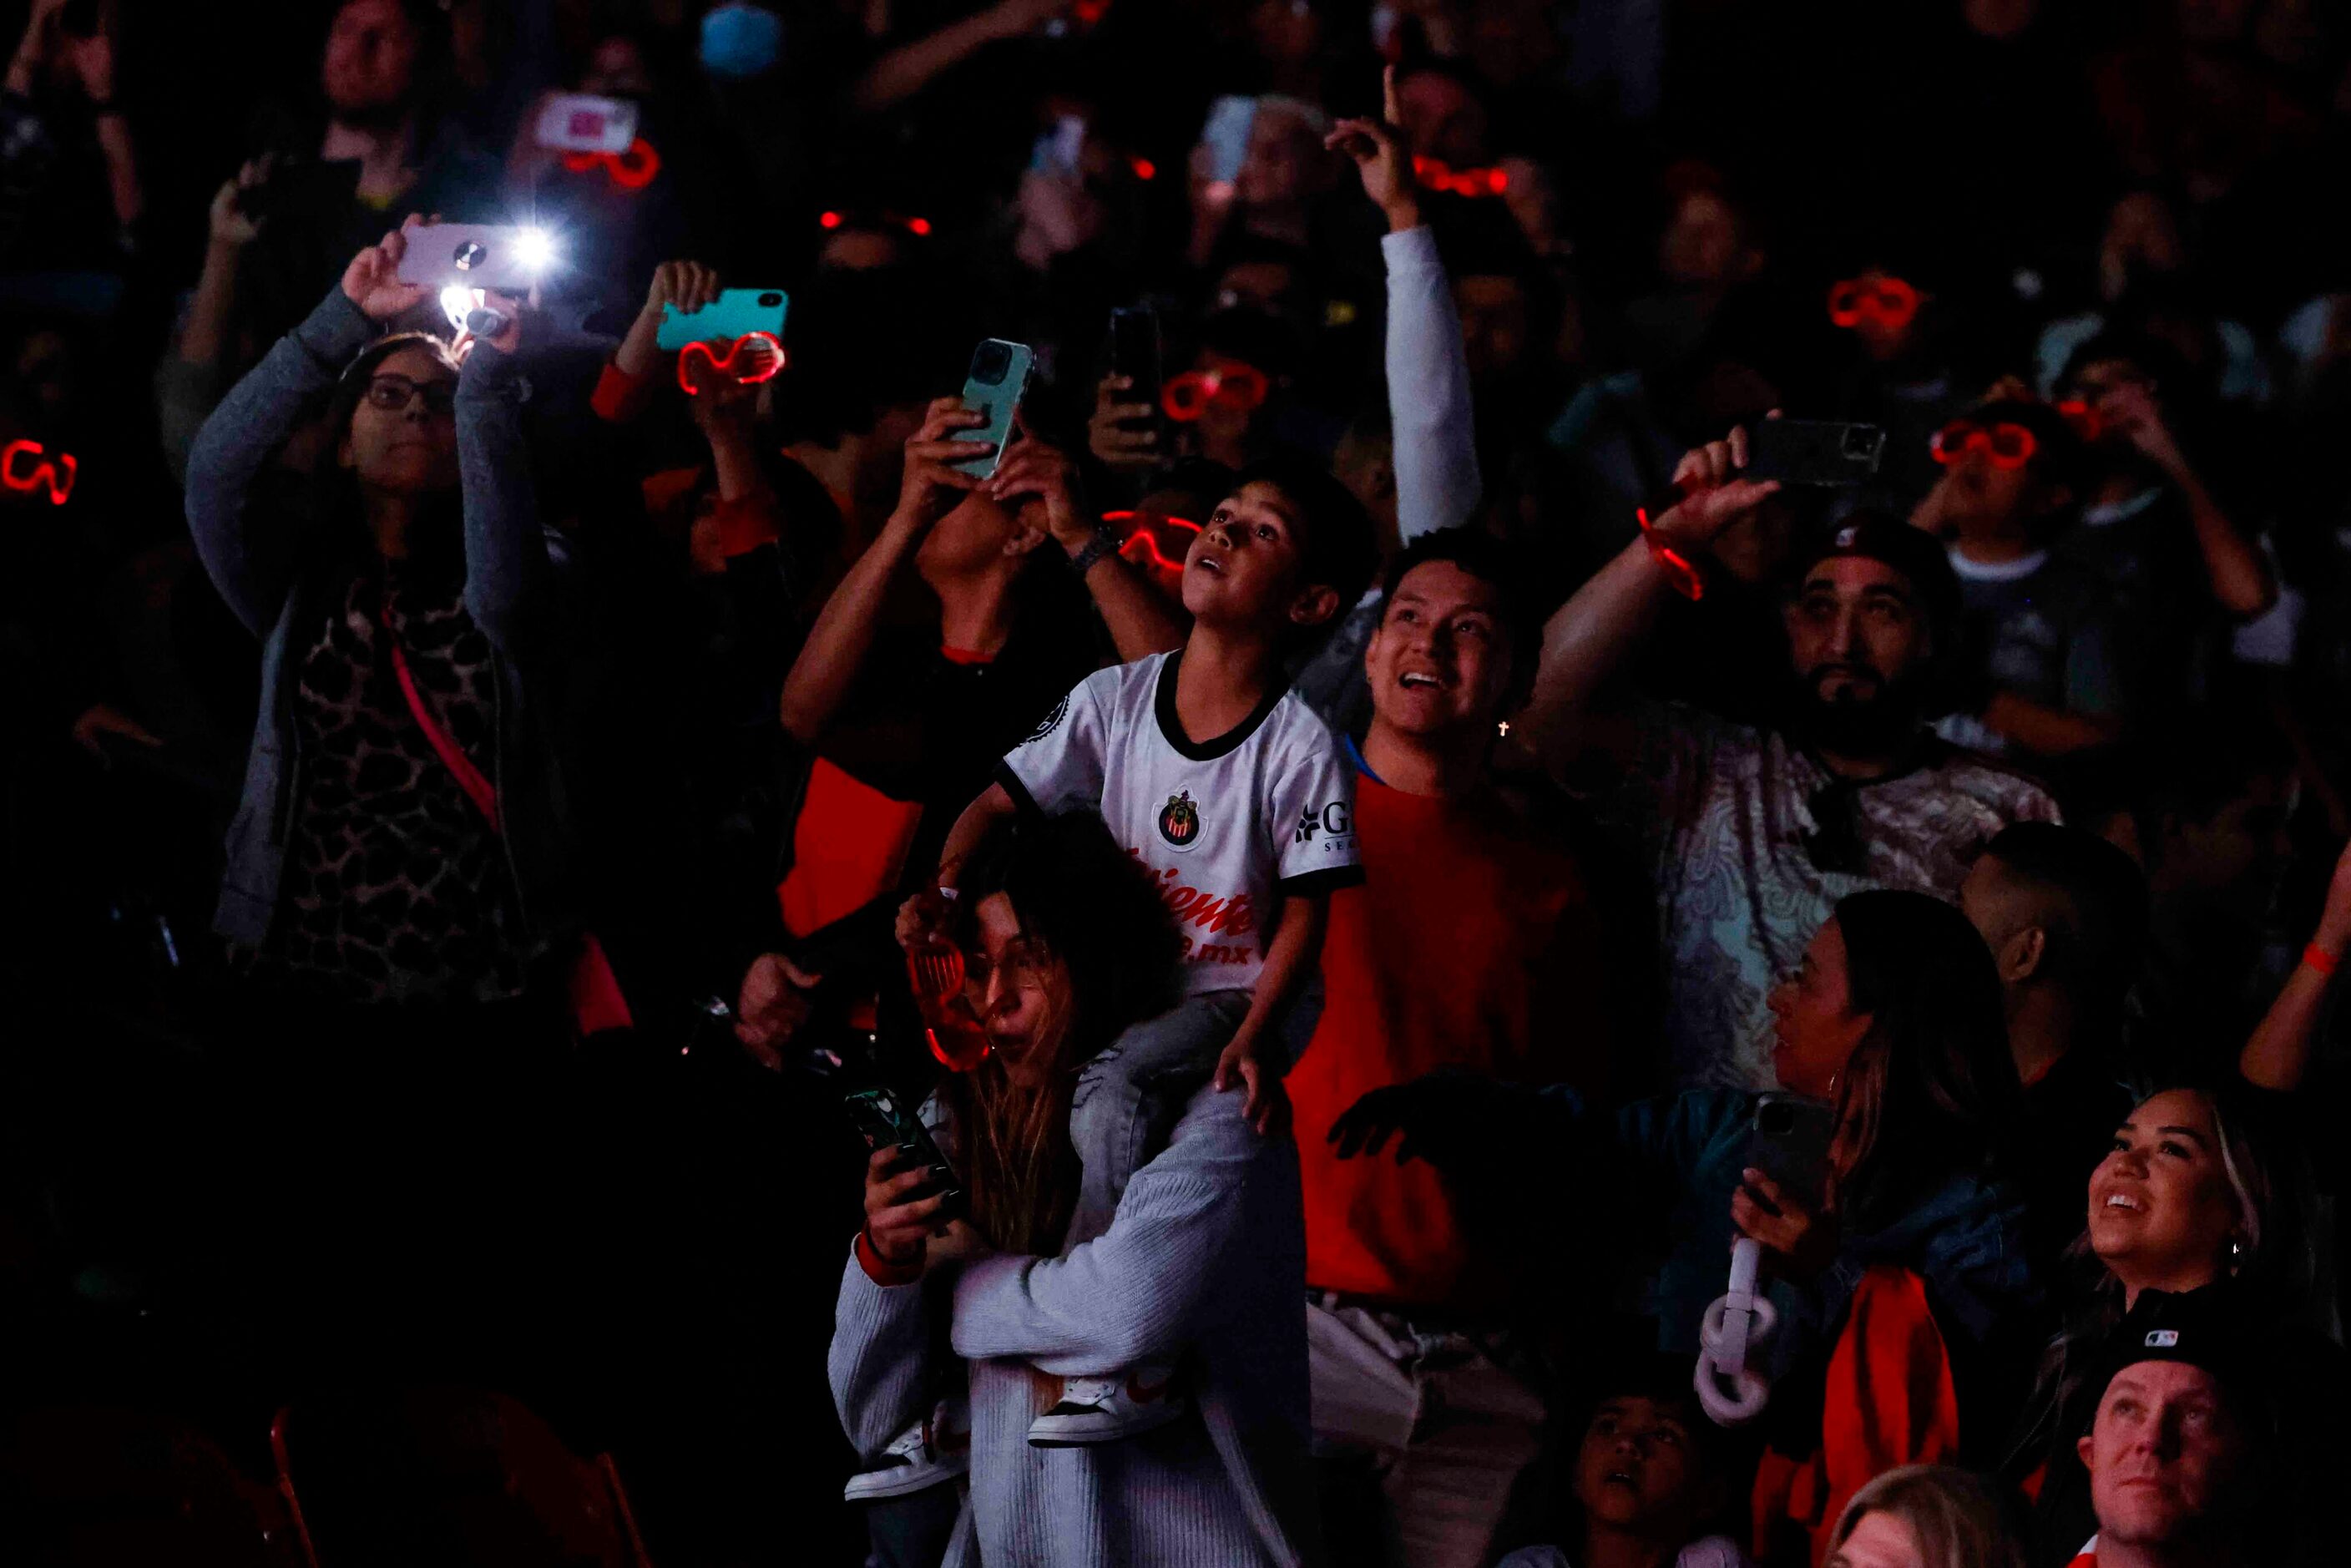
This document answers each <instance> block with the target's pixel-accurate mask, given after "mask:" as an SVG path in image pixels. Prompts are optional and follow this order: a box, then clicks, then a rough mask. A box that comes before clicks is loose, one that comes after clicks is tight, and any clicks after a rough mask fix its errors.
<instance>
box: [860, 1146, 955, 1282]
mask: <svg viewBox="0 0 2351 1568" xmlns="http://www.w3.org/2000/svg"><path fill="white" fill-rule="evenodd" d="M935 1185H936V1184H935V1182H933V1180H932V1179H931V1173H930V1172H929V1171H927V1170H925V1169H924V1168H923V1167H922V1166H918V1165H915V1164H914V1160H913V1157H912V1156H911V1155H908V1154H907V1153H906V1151H905V1150H904V1149H902V1148H900V1147H898V1146H897V1145H894V1144H892V1145H886V1146H884V1147H883V1148H879V1149H876V1150H874V1151H873V1157H872V1159H870V1160H868V1161H866V1162H865V1239H866V1241H867V1243H868V1244H869V1245H870V1246H872V1249H873V1250H874V1251H875V1252H876V1253H878V1254H880V1255H881V1258H882V1260H883V1262H885V1263H891V1264H896V1265H899V1266H902V1267H903V1266H904V1265H906V1264H909V1263H914V1262H919V1261H924V1260H925V1253H926V1251H927V1250H928V1248H929V1245H930V1239H931V1233H932V1232H933V1231H934V1230H935V1229H938V1228H940V1227H939V1210H940V1209H942V1208H944V1207H946V1195H945V1194H944V1193H938V1194H933V1195H932V1196H931V1197H922V1196H921V1194H922V1193H923V1192H924V1191H925V1189H927V1188H929V1187H931V1186H935Z"/></svg>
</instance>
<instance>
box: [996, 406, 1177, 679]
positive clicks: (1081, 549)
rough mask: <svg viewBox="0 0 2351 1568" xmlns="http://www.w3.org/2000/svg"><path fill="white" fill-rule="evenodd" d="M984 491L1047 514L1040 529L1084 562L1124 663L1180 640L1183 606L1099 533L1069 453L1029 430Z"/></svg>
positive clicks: (1076, 563) (1024, 430) (1092, 591)
mask: <svg viewBox="0 0 2351 1568" xmlns="http://www.w3.org/2000/svg"><path fill="white" fill-rule="evenodd" d="M1016 417H1017V416H1016ZM1028 428H1029V427H1028V425H1027V423H1025V422H1024V423H1022V424H1021V426H1020V429H1021V432H1022V434H1024V435H1028ZM987 493H988V494H989V495H991V496H993V497H996V498H997V499H998V501H1002V502H1005V503H1006V504H1008V505H1009V504H1012V503H1015V502H1018V501H1019V500H1021V498H1022V497H1034V504H1035V505H1036V506H1037V507H1040V509H1041V510H1042V511H1043V513H1044V523H1045V531H1046V532H1047V533H1049V534H1050V535H1051V536H1052V538H1053V542H1054V543H1055V544H1057V545H1059V546H1060V547H1061V549H1062V550H1063V552H1064V553H1066V554H1067V555H1068V556H1069V558H1070V562H1071V566H1072V567H1076V566H1079V565H1081V564H1082V565H1083V567H1084V568H1085V583H1086V591H1087V592H1088V593H1090V594H1092V595H1093V601H1094V605H1095V608H1097V609H1098V610H1100V611H1101V612H1102V623H1103V624H1104V625H1106V626H1108V627H1109V628H1110V636H1111V642H1112V643H1113V644H1114V645H1115V646H1116V648H1117V650H1118V657H1119V662H1120V663H1121V664H1132V663H1134V661H1135V660H1137V659H1142V658H1147V657H1149V656H1150V655H1151V654H1153V653H1169V652H1172V651H1173V650H1175V649H1177V648H1180V647H1182V646H1183V645H1184V637H1185V633H1186V630H1187V628H1186V623H1185V620H1184V614H1183V612H1182V611H1180V610H1179V609H1177V608H1176V607H1175V605H1173V604H1171V603H1169V602H1168V601H1167V596H1166V595H1165V594H1164V593H1162V592H1160V591H1159V588H1158V585H1157V584H1155V583H1154V582H1152V581H1151V580H1149V579H1147V578H1146V577H1144V574H1143V571H1142V570H1141V569H1140V568H1138V567H1136V566H1135V565H1134V563H1133V562H1132V561H1130V560H1128V559H1126V558H1125V557H1124V556H1123V555H1121V554H1119V550H1118V546H1119V540H1118V539H1117V538H1116V537H1115V536H1106V535H1105V534H1104V531H1103V528H1102V524H1101V522H1100V521H1099V520H1098V519H1097V518H1096V517H1095V516H1094V514H1093V512H1092V509H1091V508H1090V507H1088V506H1087V505H1086V501H1085V497H1084V495H1083V493H1082V492H1081V490H1080V488H1079V485H1078V471H1077V465H1075V464H1073V463H1071V461H1070V457H1069V455H1068V454H1067V453H1065V452H1063V451H1062V450H1061V448H1059V447H1057V446H1054V445H1052V444H1050V443H1047V442H1044V441H1040V440H1039V439H1037V438H1036V437H1035V436H1034V435H1028V439H1026V440H1024V441H1022V442H1020V443H1019V444H1018V445H1016V446H1014V447H1013V448H1012V449H1011V450H1010V451H1009V452H1008V453H1007V454H1006V455H1005V458H1004V464H1003V465H1002V466H1001V467H999V468H998V469H997V471H996V476H995V477H994V478H992V479H990V480H989V481H988V484H987ZM1024 510H1025V508H1024Z"/></svg>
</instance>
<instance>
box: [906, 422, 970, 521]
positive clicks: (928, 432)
mask: <svg viewBox="0 0 2351 1568" xmlns="http://www.w3.org/2000/svg"><path fill="white" fill-rule="evenodd" d="M986 425H987V415H986V414H984V413H976V412H975V411H973V410H971V409H968V408H966V407H965V406H964V402H963V399H961V398H959V397H942V398H934V399H932V400H931V406H930V410H929V412H928V413H926V414H925V417H924V420H923V426H922V428H921V429H920V430H917V431H915V432H914V434H913V435H911V436H909V437H907V439H906V466H905V472H904V476H903V477H902V478H901V479H900V480H899V482H898V508H897V511H896V512H895V513H893V517H898V518H902V519H904V521H906V522H908V523H911V524H914V526H916V527H918V528H929V527H930V526H931V525H932V524H933V523H935V522H937V521H938V520H939V519H940V518H941V517H945V516H946V514H947V512H948V510H949V509H950V508H952V507H954V506H955V504H956V501H957V500H958V499H959V498H960V497H962V495H963V494H964V493H965V492H967V491H971V490H977V489H978V488H979V487H980V485H981V484H982V481H981V480H980V479H979V478H978V477H977V476H974V475H971V474H967V473H966V472H964V471H963V470H962V469H960V468H952V467H949V466H948V465H949V464H952V463H961V462H967V461H969V460H970V459H972V458H974V457H985V456H987V453H988V446H987V443H986V442H984V441H957V440H956V439H955V437H956V433H957V432H958V431H966V430H978V429H982V428H985V427H986Z"/></svg>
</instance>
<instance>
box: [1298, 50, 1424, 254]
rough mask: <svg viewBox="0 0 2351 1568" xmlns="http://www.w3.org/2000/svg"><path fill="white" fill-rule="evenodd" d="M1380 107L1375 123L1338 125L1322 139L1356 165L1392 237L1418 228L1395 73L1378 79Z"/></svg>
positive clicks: (1417, 200) (1342, 122) (1416, 191)
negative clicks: (1385, 220)
mask: <svg viewBox="0 0 2351 1568" xmlns="http://www.w3.org/2000/svg"><path fill="white" fill-rule="evenodd" d="M1381 89H1382V90H1381V97H1382V106H1381V112H1380V118H1379V119H1377V120H1340V121H1339V122H1338V123H1337V124H1335V125H1333V126H1332V128H1331V134H1330V135H1328V136H1326V137H1324V138H1323V139H1322V145H1323V146H1325V147H1327V148H1329V149H1331V150H1332V151H1333V152H1344V153H1345V154H1346V155H1347V156H1348V157H1350V158H1353V160H1354V161H1355V172H1356V173H1357V174H1358V175H1360V176H1362V178H1363V182H1364V194H1365V195H1366V196H1369V197H1370V198H1371V199H1372V200H1373V202H1374V204H1377V205H1378V207H1379V209H1380V211H1381V212H1383V213H1385V214H1387V219H1388V229H1389V231H1390V232H1391V233H1394V234H1402V233H1403V232H1404V231H1405V230H1406V229H1410V228H1417V227H1419V226H1420V191H1419V187H1418V185H1417V183H1416V182H1415V180H1414V178H1413V172H1412V147H1411V144H1410V143H1409V142H1407V141H1405V133H1404V124H1403V121H1404V116H1403V114H1402V113H1401V112H1400V111H1399V110H1398V109H1397V106H1396V70H1395V67H1394V66H1390V67H1388V68H1387V69H1386V70H1385V71H1384V72H1383V73H1382V76H1381Z"/></svg>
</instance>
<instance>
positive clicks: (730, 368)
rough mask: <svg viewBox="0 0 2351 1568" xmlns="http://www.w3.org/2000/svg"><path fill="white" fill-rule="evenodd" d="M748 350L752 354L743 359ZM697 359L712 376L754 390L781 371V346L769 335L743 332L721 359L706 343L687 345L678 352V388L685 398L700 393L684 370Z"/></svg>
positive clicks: (774, 337)
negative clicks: (722, 377) (700, 360)
mask: <svg viewBox="0 0 2351 1568" xmlns="http://www.w3.org/2000/svg"><path fill="white" fill-rule="evenodd" d="M745 349H749V350H751V357H750V358H749V359H748V360H745V359H743V351H744V350H745ZM696 355H700V356H701V358H702V360H703V361H704V362H705V363H706V364H707V365H709V367H710V369H711V371H712V372H713V373H715V374H717V375H724V376H726V377H728V378H730V379H732V380H733V381H734V382H735V383H736V384H737V386H747V387H750V386H757V385H758V384H759V383H760V382H767V381H773V380H775V378H776V377H777V376H778V374H779V373H781V371H783V368H784V346H783V345H782V344H781V343H779V342H778V341H777V340H776V335H775V334H774V333H772V332H746V333H744V334H743V335H742V336H741V337H739V338H737V339H736V340H734V341H733V342H731V343H729V344H727V345H726V353H725V354H724V355H723V356H722V355H721V354H720V353H719V352H718V350H716V349H714V348H712V347H711V346H710V345H709V344H708V343H688V344H687V345H686V346H685V347H684V348H683V349H680V350H678V351H677V384H678V385H679V386H680V387H681V388H683V389H684V392H685V395H686V396H688V397H693V396H695V395H697V394H698V393H699V392H701V391H702V389H701V388H700V387H698V386H695V384H694V382H695V378H694V377H693V376H692V375H691V374H689V373H688V371H687V369H686V367H687V365H688V364H690V363H691V362H692V361H693V360H694V358H695V356H696ZM737 361H742V362H741V363H740V364H738V363H737Z"/></svg>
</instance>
